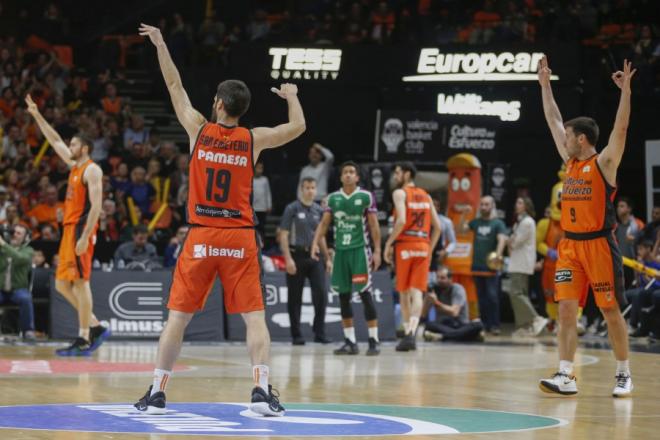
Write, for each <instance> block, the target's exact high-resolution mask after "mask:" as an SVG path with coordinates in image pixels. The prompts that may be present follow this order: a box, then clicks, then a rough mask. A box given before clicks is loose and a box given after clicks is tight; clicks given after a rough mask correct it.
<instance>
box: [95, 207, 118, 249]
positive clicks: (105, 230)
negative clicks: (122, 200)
mask: <svg viewBox="0 0 660 440" xmlns="http://www.w3.org/2000/svg"><path fill="white" fill-rule="evenodd" d="M120 226H121V225H120V221H119V215H118V214H117V204H116V203H115V201H114V200H110V199H105V200H104V201H103V209H102V210H101V215H100V216H99V229H98V232H97V237H98V239H99V241H101V240H102V241H118V240H119V230H120V229H121V228H120Z"/></svg>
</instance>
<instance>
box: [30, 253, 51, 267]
mask: <svg viewBox="0 0 660 440" xmlns="http://www.w3.org/2000/svg"><path fill="white" fill-rule="evenodd" d="M32 267H41V268H44V269H48V268H50V264H48V261H47V260H46V255H45V254H44V251H42V250H35V251H34V255H32Z"/></svg>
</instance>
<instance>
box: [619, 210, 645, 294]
mask: <svg viewBox="0 0 660 440" xmlns="http://www.w3.org/2000/svg"><path fill="white" fill-rule="evenodd" d="M632 210H633V206H632V202H631V201H630V199H629V198H628V197H620V198H619V200H618V202H617V204H616V214H617V227H616V230H615V232H614V233H615V236H616V241H617V243H618V244H619V250H620V251H621V255H622V256H624V257H628V258H632V259H635V240H636V238H637V235H638V234H639V232H640V231H641V230H642V229H643V228H644V223H642V221H641V220H639V219H637V218H635V216H634V215H633V214H632ZM623 274H624V279H625V286H626V289H629V288H630V286H632V283H633V280H634V279H635V273H634V272H633V270H632V269H631V268H629V267H628V266H624V268H623Z"/></svg>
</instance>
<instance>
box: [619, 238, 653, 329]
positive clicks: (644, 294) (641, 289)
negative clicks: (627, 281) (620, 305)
mask: <svg viewBox="0 0 660 440" xmlns="http://www.w3.org/2000/svg"><path fill="white" fill-rule="evenodd" d="M653 247H654V246H653V242H652V241H648V240H644V241H642V242H640V243H639V244H638V245H637V261H639V262H640V263H642V264H643V265H644V266H645V267H649V268H652V269H656V270H660V263H658V262H657V261H656V260H655V258H654V255H653ZM654 292H658V294H660V281H658V280H657V279H653V278H652V277H649V276H648V275H645V274H644V273H640V272H638V273H637V287H636V288H634V289H629V290H626V292H625V295H626V299H627V300H628V303H630V304H631V308H630V321H629V323H630V326H631V327H632V328H633V329H634V330H633V332H632V333H630V336H632V337H640V336H648V334H649V331H650V328H649V327H650V326H649V323H648V320H646V322H643V321H645V320H643V319H641V317H642V310H643V309H644V308H646V307H649V306H652V304H653V296H654Z"/></svg>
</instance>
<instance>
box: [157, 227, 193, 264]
mask: <svg viewBox="0 0 660 440" xmlns="http://www.w3.org/2000/svg"><path fill="white" fill-rule="evenodd" d="M189 229H190V228H189V227H188V226H180V227H179V229H178V230H177V231H176V235H175V236H174V237H172V239H171V240H170V244H169V245H167V247H166V248H165V258H164V260H163V266H164V267H174V265H175V264H176V259H177V258H178V257H179V254H180V253H181V249H182V248H183V241H184V240H185V239H186V235H188V230H189Z"/></svg>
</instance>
